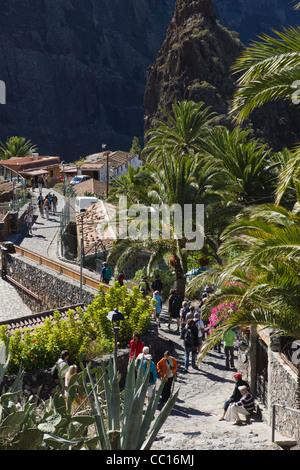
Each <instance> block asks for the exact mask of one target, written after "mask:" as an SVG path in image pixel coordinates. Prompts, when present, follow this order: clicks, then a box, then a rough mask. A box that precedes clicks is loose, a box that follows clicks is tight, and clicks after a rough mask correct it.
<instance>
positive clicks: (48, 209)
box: [44, 196, 50, 220]
mask: <svg viewBox="0 0 300 470" xmlns="http://www.w3.org/2000/svg"><path fill="white" fill-rule="evenodd" d="M44 211H45V214H46V219H47V220H49V211H50V201H49V198H48V197H47V196H46V197H45V199H44Z"/></svg>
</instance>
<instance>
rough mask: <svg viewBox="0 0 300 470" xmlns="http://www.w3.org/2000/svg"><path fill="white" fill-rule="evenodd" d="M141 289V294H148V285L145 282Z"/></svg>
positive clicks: (141, 284) (140, 286) (142, 283)
mask: <svg viewBox="0 0 300 470" xmlns="http://www.w3.org/2000/svg"><path fill="white" fill-rule="evenodd" d="M139 289H140V291H141V292H143V293H144V294H146V293H147V284H146V282H145V281H142V282H141V283H140V285H139Z"/></svg>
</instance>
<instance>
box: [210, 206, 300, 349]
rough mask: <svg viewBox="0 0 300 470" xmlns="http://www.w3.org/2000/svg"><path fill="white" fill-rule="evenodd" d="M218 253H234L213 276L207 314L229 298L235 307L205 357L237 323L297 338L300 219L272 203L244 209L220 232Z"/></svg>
mask: <svg viewBox="0 0 300 470" xmlns="http://www.w3.org/2000/svg"><path fill="white" fill-rule="evenodd" d="M219 252H220V255H222V256H228V255H230V254H231V253H233V252H234V253H235V254H236V255H235V257H234V258H233V259H232V260H231V261H230V262H229V263H228V264H227V265H226V266H225V268H223V269H221V270H220V271H219V272H218V273H217V276H216V279H217V283H218V289H217V290H216V292H215V294H214V295H212V296H211V297H210V299H209V301H208V302H207V304H206V312H208V311H209V309H210V307H211V306H213V305H216V304H217V303H220V302H221V301H227V302H228V301H233V300H234V301H236V302H238V305H239V309H237V310H235V311H234V312H233V313H232V316H231V318H230V319H227V320H226V321H224V323H223V324H222V325H221V326H220V327H219V328H216V330H215V331H214V332H213V334H212V335H211V336H210V338H209V340H208V341H207V343H206V347H205V350H204V354H205V353H206V352H207V350H208V349H209V348H210V347H211V345H212V344H213V343H214V342H216V341H217V339H218V338H220V337H221V335H222V334H223V333H224V332H225V331H228V330H230V329H232V328H234V327H237V326H242V325H247V326H250V325H252V326H254V325H255V326H260V327H265V328H266V327H269V328H272V329H273V330H275V331H276V334H279V335H284V336H291V337H293V338H295V339H300V279H299V268H300V216H299V215H297V213H296V212H292V211H288V210H287V209H284V208H283V207H280V206H275V205H272V204H269V205H268V204H267V205H261V206H259V207H252V208H247V209H245V211H244V213H243V214H241V215H240V216H239V217H237V219H236V221H235V222H234V223H233V224H231V225H230V226H228V228H227V229H226V230H225V231H224V233H223V243H222V245H221V247H220V250H219ZM206 314H207V313H206Z"/></svg>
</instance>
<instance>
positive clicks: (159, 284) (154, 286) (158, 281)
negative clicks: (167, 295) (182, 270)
mask: <svg viewBox="0 0 300 470" xmlns="http://www.w3.org/2000/svg"><path fill="white" fill-rule="evenodd" d="M163 287H164V286H163V283H162V281H161V279H160V277H159V274H156V276H155V279H154V281H153V282H152V284H151V289H152V290H153V292H155V291H156V290H158V291H159V293H160V294H161V293H162V290H163Z"/></svg>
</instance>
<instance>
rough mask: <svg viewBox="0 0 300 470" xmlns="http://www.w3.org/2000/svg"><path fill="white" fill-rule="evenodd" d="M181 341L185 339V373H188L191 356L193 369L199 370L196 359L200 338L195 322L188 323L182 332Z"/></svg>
mask: <svg viewBox="0 0 300 470" xmlns="http://www.w3.org/2000/svg"><path fill="white" fill-rule="evenodd" d="M181 339H183V342H184V350H185V360H184V367H185V368H184V372H188V368H189V363H190V355H191V356H192V367H193V369H196V370H197V369H198V367H197V365H196V358H197V353H198V351H199V336H198V328H197V326H196V325H195V322H194V320H188V321H187V325H186V326H185V327H184V328H183V330H182V332H181Z"/></svg>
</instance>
